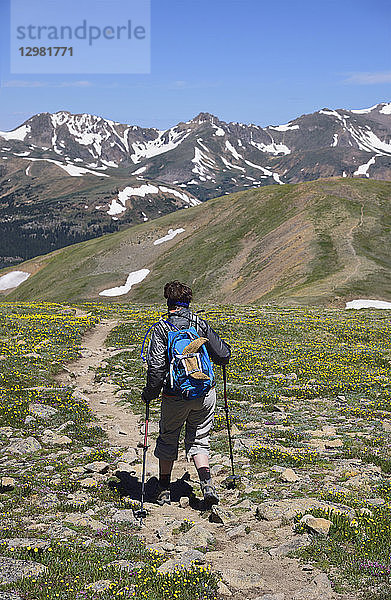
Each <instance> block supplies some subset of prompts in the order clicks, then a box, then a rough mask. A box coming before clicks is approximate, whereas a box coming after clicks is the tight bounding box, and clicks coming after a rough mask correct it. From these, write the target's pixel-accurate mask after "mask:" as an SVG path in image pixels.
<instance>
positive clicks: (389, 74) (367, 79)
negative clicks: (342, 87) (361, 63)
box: [345, 71, 391, 85]
mask: <svg viewBox="0 0 391 600" xmlns="http://www.w3.org/2000/svg"><path fill="white" fill-rule="evenodd" d="M345 83H353V84H357V85H375V84H377V83H391V71H378V72H370V71H368V72H362V73H352V74H351V75H350V76H349V77H348V78H347V79H345Z"/></svg>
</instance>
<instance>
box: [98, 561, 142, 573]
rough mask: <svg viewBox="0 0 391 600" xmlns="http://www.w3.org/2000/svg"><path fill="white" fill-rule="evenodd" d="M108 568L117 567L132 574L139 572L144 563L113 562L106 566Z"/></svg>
mask: <svg viewBox="0 0 391 600" xmlns="http://www.w3.org/2000/svg"><path fill="white" fill-rule="evenodd" d="M107 566H108V567H118V569H121V570H122V569H123V570H124V571H128V573H134V572H135V571H139V570H140V569H142V568H143V567H144V566H145V562H144V561H142V560H139V561H137V562H132V561H131V560H124V559H120V560H114V561H113V562H111V563H109V564H108V565H107Z"/></svg>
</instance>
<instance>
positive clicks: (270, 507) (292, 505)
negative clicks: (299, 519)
mask: <svg viewBox="0 0 391 600" xmlns="http://www.w3.org/2000/svg"><path fill="white" fill-rule="evenodd" d="M313 508H328V505H327V504H326V503H325V502H321V501H319V500H316V499H315V498H285V499H283V500H266V502H262V503H261V504H259V505H258V508H257V511H256V516H257V518H258V519H264V520H265V521H275V520H277V519H282V518H285V519H293V517H294V516H295V515H296V514H297V513H299V512H307V511H310V510H311V509H313Z"/></svg>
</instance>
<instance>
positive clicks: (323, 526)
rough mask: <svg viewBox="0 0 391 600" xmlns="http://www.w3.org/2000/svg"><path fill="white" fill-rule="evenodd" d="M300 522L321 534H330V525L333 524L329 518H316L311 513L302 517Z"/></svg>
mask: <svg viewBox="0 0 391 600" xmlns="http://www.w3.org/2000/svg"><path fill="white" fill-rule="evenodd" d="M300 523H304V524H305V525H307V527H309V528H310V529H311V530H312V531H314V532H315V533H319V534H321V535H328V533H329V531H330V527H331V525H332V524H333V523H332V521H329V519H322V518H315V517H314V516H313V515H311V514H307V515H304V516H303V517H302V518H301V519H300Z"/></svg>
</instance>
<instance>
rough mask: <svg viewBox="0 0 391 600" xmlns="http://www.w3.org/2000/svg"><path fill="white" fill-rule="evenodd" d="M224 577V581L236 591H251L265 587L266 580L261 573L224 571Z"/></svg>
mask: <svg viewBox="0 0 391 600" xmlns="http://www.w3.org/2000/svg"><path fill="white" fill-rule="evenodd" d="M222 576H223V581H224V582H225V583H226V584H227V585H228V586H229V587H232V588H235V589H236V590H250V589H251V588H254V587H263V586H264V585H265V580H264V579H263V578H262V577H261V576H260V574H259V573H254V572H253V573H249V572H246V571H240V570H239V569H223V570H222Z"/></svg>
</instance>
